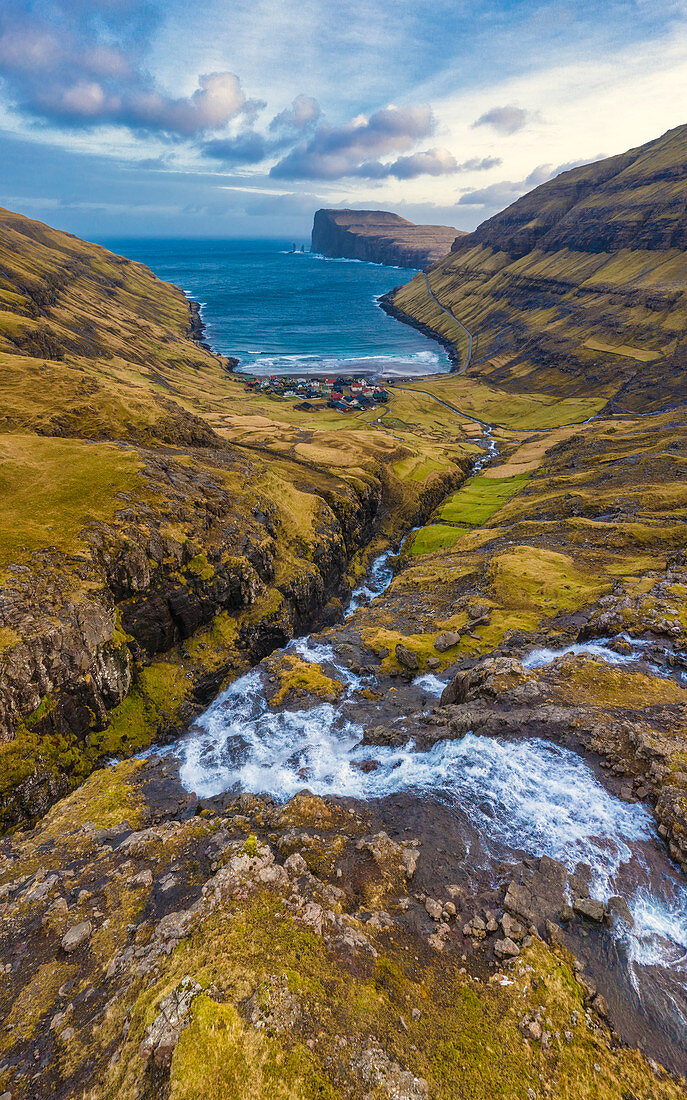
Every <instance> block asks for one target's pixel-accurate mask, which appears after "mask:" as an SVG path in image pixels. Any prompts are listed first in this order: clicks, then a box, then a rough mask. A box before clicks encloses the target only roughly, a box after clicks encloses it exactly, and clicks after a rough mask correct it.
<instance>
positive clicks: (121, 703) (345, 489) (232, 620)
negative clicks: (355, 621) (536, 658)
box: [0, 212, 469, 826]
mask: <svg viewBox="0 0 687 1100" xmlns="http://www.w3.org/2000/svg"><path fill="white" fill-rule="evenodd" d="M0 269H1V271H2V282H1V283H0V290H1V292H2V295H3V299H4V311H3V312H2V313H1V314H0V365H1V367H2V370H1V372H0V373H1V374H2V380H1V381H0V397H1V400H2V410H3V415H2V421H1V423H0V429H1V434H0V456H1V457H2V465H1V473H0V477H1V478H2V490H3V508H4V512H3V523H2V531H1V534H0V569H1V570H2V606H1V607H0V615H1V617H2V621H1V626H0V641H1V643H2V661H1V665H0V682H1V683H2V702H1V705H0V715H1V732H0V789H1V791H2V823H3V825H4V826H8V825H12V824H16V823H17V822H19V821H25V820H27V819H30V818H31V817H32V816H34V815H35V814H36V813H38V812H42V811H44V810H45V809H46V808H47V806H48V805H50V803H51V802H52V801H54V799H55V798H56V797H57V796H58V795H59V794H61V793H64V792H65V790H67V789H69V787H70V786H71V785H73V784H74V783H75V782H78V781H79V780H81V779H83V778H84V776H85V775H87V774H88V773H89V771H90V770H91V769H92V767H93V766H94V764H95V762H96V761H98V760H99V759H102V758H103V756H106V755H109V754H112V753H118V752H124V753H127V752H131V751H132V750H133V749H136V748H141V747H143V746H145V745H146V744H149V743H150V741H151V740H152V739H153V738H154V737H160V736H163V737H164V736H169V735H170V734H171V733H172V732H173V731H174V730H178V729H179V728H180V725H181V724H183V722H184V721H185V720H187V719H188V717H189V715H190V714H192V713H193V712H194V710H195V709H197V707H198V706H199V704H200V702H201V701H202V700H204V699H206V698H208V696H209V694H210V693H211V692H212V691H214V690H216V689H217V688H218V687H219V686H220V685H221V684H222V683H223V682H224V681H225V680H226V679H227V678H231V677H232V676H235V675H236V674H237V673H238V671H239V670H240V669H242V668H244V667H246V665H247V664H250V662H251V661H253V660H255V659H256V658H258V657H260V656H263V655H264V654H265V653H266V652H268V651H269V650H270V648H273V647H274V646H275V645H279V644H282V643H283V642H284V641H285V640H287V639H288V638H289V637H291V636H292V635H293V633H294V631H295V630H297V629H299V628H301V627H303V626H304V624H307V623H310V622H312V621H313V620H314V618H315V617H316V616H317V615H318V614H320V613H322V612H323V609H324V608H325V605H326V604H327V603H328V601H330V600H332V599H333V600H335V601H336V600H337V599H338V598H339V596H340V595H341V594H342V592H343V591H345V587H346V584H347V580H346V577H347V571H348V568H349V564H350V563H351V561H352V559H353V557H354V555H355V554H356V553H357V552H358V551H359V550H361V549H363V548H364V547H365V546H366V545H367V543H368V542H369V540H370V538H371V537H372V536H373V535H374V533H375V532H376V531H378V530H379V529H380V527H384V526H385V525H386V529H388V534H390V535H392V536H393V534H394V532H396V531H402V530H403V528H404V526H408V525H410V524H411V523H412V522H413V521H414V519H415V518H416V516H417V515H421V514H423V509H425V510H426V508H428V507H432V506H433V504H434V503H435V502H436V500H438V499H439V497H440V495H441V493H442V492H443V491H445V490H446V489H447V488H448V487H449V486H450V485H451V484H452V483H455V482H456V481H457V480H460V479H461V477H462V476H463V472H464V469H465V468H466V458H465V455H464V454H463V453H461V452H460V451H458V452H457V451H456V450H455V448H452V450H451V453H450V454H449V453H448V451H447V449H446V447H444V446H442V445H441V444H440V443H435V442H434V441H433V440H432V439H424V440H423V439H421V438H413V437H408V438H406V439H399V438H398V437H397V438H393V437H392V435H391V434H390V433H385V432H382V431H381V430H376V431H369V430H368V431H361V430H357V431H356V430H354V429H355V428H358V429H360V427H361V426H360V425H359V424H357V423H356V424H355V425H353V424H350V423H347V422H345V419H344V418H343V417H341V416H339V417H338V418H337V417H334V418H332V417H330V418H329V422H328V428H329V430H327V426H325V424H323V425H322V429H321V430H319V431H315V432H313V433H311V434H310V435H304V434H303V433H302V432H299V431H297V430H296V429H295V428H292V427H291V425H290V423H289V418H291V419H293V417H292V414H291V413H290V412H289V406H288V403H286V405H287V407H286V409H285V410H284V415H283V417H281V418H280V411H279V408H278V407H276V408H275V407H274V406H273V408H272V417H271V419H270V418H268V417H262V418H261V417H257V418H256V417H255V416H254V415H253V416H252V419H251V418H250V417H249V418H248V419H249V421H250V430H247V429H246V426H247V419H246V416H245V413H246V412H247V409H246V402H245V395H244V393H243V386H242V385H241V383H240V381H238V380H237V379H235V378H233V377H232V375H231V373H230V368H231V361H230V360H226V359H224V358H222V357H221V356H218V355H214V354H212V353H211V352H209V351H208V350H207V349H206V348H205V347H203V346H202V344H201V343H200V342H199V338H198V337H199V325H198V321H197V316H196V314H195V313H194V312H193V311H192V310H190V309H189V303H188V301H187V299H186V298H185V297H184V295H183V294H182V293H181V291H179V290H178V289H177V288H176V287H172V286H169V285H168V284H165V283H161V282H160V281H159V280H158V279H156V278H155V276H154V275H153V274H152V273H151V272H150V271H149V270H148V269H147V268H145V267H144V266H143V265H141V264H137V263H133V262H131V261H129V260H126V259H124V258H122V257H118V256H114V255H113V254H112V253H109V252H107V251H106V250H105V249H103V248H100V247H98V246H96V245H89V244H86V243H84V242H81V241H79V240H77V239H76V238H74V237H71V236H69V235H68V234H64V233H59V232H57V231H55V230H52V229H49V228H48V227H47V226H43V225H41V224H40V223H37V222H31V221H29V220H28V219H26V218H22V217H20V216H19V215H15V214H11V213H9V212H6V213H4V214H3V215H2V217H1V218H0ZM234 410H236V411H239V410H240V411H241V413H243V414H244V415H243V416H241V417H239V418H238V420H237V422H236V425H235V427H233V428H232V425H231V421H232V412H233V411H234ZM296 419H298V418H296ZM363 427H367V425H363ZM340 428H344V429H345V430H344V431H343V433H340V431H339V429H340ZM236 443H240V446H237V445H236ZM468 450H469V447H468ZM404 462H409V463H410V467H409V469H410V468H411V467H412V476H410V477H407V478H406V477H405V476H404V471H403V463H404ZM327 613H328V614H330V615H332V614H335V613H336V604H334V605H332V608H330V610H329V611H328V612H327Z"/></svg>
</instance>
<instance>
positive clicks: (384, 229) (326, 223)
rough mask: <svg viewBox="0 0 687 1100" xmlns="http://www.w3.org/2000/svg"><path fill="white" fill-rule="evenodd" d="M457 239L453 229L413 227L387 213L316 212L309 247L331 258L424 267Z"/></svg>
mask: <svg viewBox="0 0 687 1100" xmlns="http://www.w3.org/2000/svg"><path fill="white" fill-rule="evenodd" d="M457 236H462V234H459V233H458V230H457V229H454V228H453V227H452V226H449V225H414V224H413V222H409V221H406V219H405V218H402V217H400V215H398V214H392V213H390V212H389V211H386V210H318V211H317V212H316V213H315V218H314V221H313V228H312V240H311V248H312V251H313V252H321V253H322V255H323V256H328V257H330V258H335V257H340V258H345V259H349V260H367V261H369V262H370V263H375V264H389V265H390V266H392V267H414V268H423V267H426V266H427V264H431V263H434V262H435V261H436V260H439V259H441V257H442V256H445V255H446V253H447V252H449V251H450V249H451V246H452V244H453V242H454V241H455V239H456V237H457Z"/></svg>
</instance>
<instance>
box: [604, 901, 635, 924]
mask: <svg viewBox="0 0 687 1100" xmlns="http://www.w3.org/2000/svg"><path fill="white" fill-rule="evenodd" d="M606 920H607V921H608V923H609V924H610V925H611V926H613V925H615V924H617V923H619V922H620V923H623V924H626V925H627V926H628V928H634V924H635V922H634V917H633V916H632V913H631V912H630V909H629V906H628V904H627V902H626V901H625V898H621V897H618V896H617V895H614V896H613V897H612V898H609V899H608V902H607V903H606Z"/></svg>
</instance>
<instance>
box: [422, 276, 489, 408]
mask: <svg viewBox="0 0 687 1100" xmlns="http://www.w3.org/2000/svg"><path fill="white" fill-rule="evenodd" d="M423 275H424V277H425V282H426V283H427V293H428V294H429V296H430V298H431V299H432V301H433V302H434V304H435V306H438V307H439V309H440V310H441V312H442V313H446V314H448V316H449V317H450V318H451V320H452V321H455V323H456V324H457V325H458V328H462V330H463V332H464V333H465V335H466V336H467V338H468V354H467V357H466V359H465V362H464V363H463V364H462V365H461V366H460V367H459V368H458V370H457V371H454V374H465V371H466V370H467V369H468V367H469V365H470V359H471V357H472V333H471V332H469V331H468V330H467V329H466V327H465V325H464V324H463V322H462V321H459V320H458V318H457V317H456V315H455V313H452V312H451V310H450V309H447V307H446V306H442V304H441V302H440V301H439V299H438V298H437V297H436V296H435V294H434V291H433V290H432V288H431V286H430V285H429V276H428V275H427V272H426V271H423ZM442 404H443V402H442ZM450 407H451V406H450V405H449V406H447V408H450ZM473 419H474V417H470V420H473ZM478 423H481V421H478Z"/></svg>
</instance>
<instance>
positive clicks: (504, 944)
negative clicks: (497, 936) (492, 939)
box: [494, 937, 520, 959]
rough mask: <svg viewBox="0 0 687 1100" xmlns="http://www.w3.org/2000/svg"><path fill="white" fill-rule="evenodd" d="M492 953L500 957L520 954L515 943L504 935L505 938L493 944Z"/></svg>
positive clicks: (507, 957)
mask: <svg viewBox="0 0 687 1100" xmlns="http://www.w3.org/2000/svg"><path fill="white" fill-rule="evenodd" d="M494 953H495V954H496V955H498V956H499V958H500V959H514V958H516V957H517V956H518V955H519V954H520V948H519V947H518V945H517V943H514V941H513V940H511V939H509V938H508V937H506V939H505V940H497V941H496V943H495V944H494Z"/></svg>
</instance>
